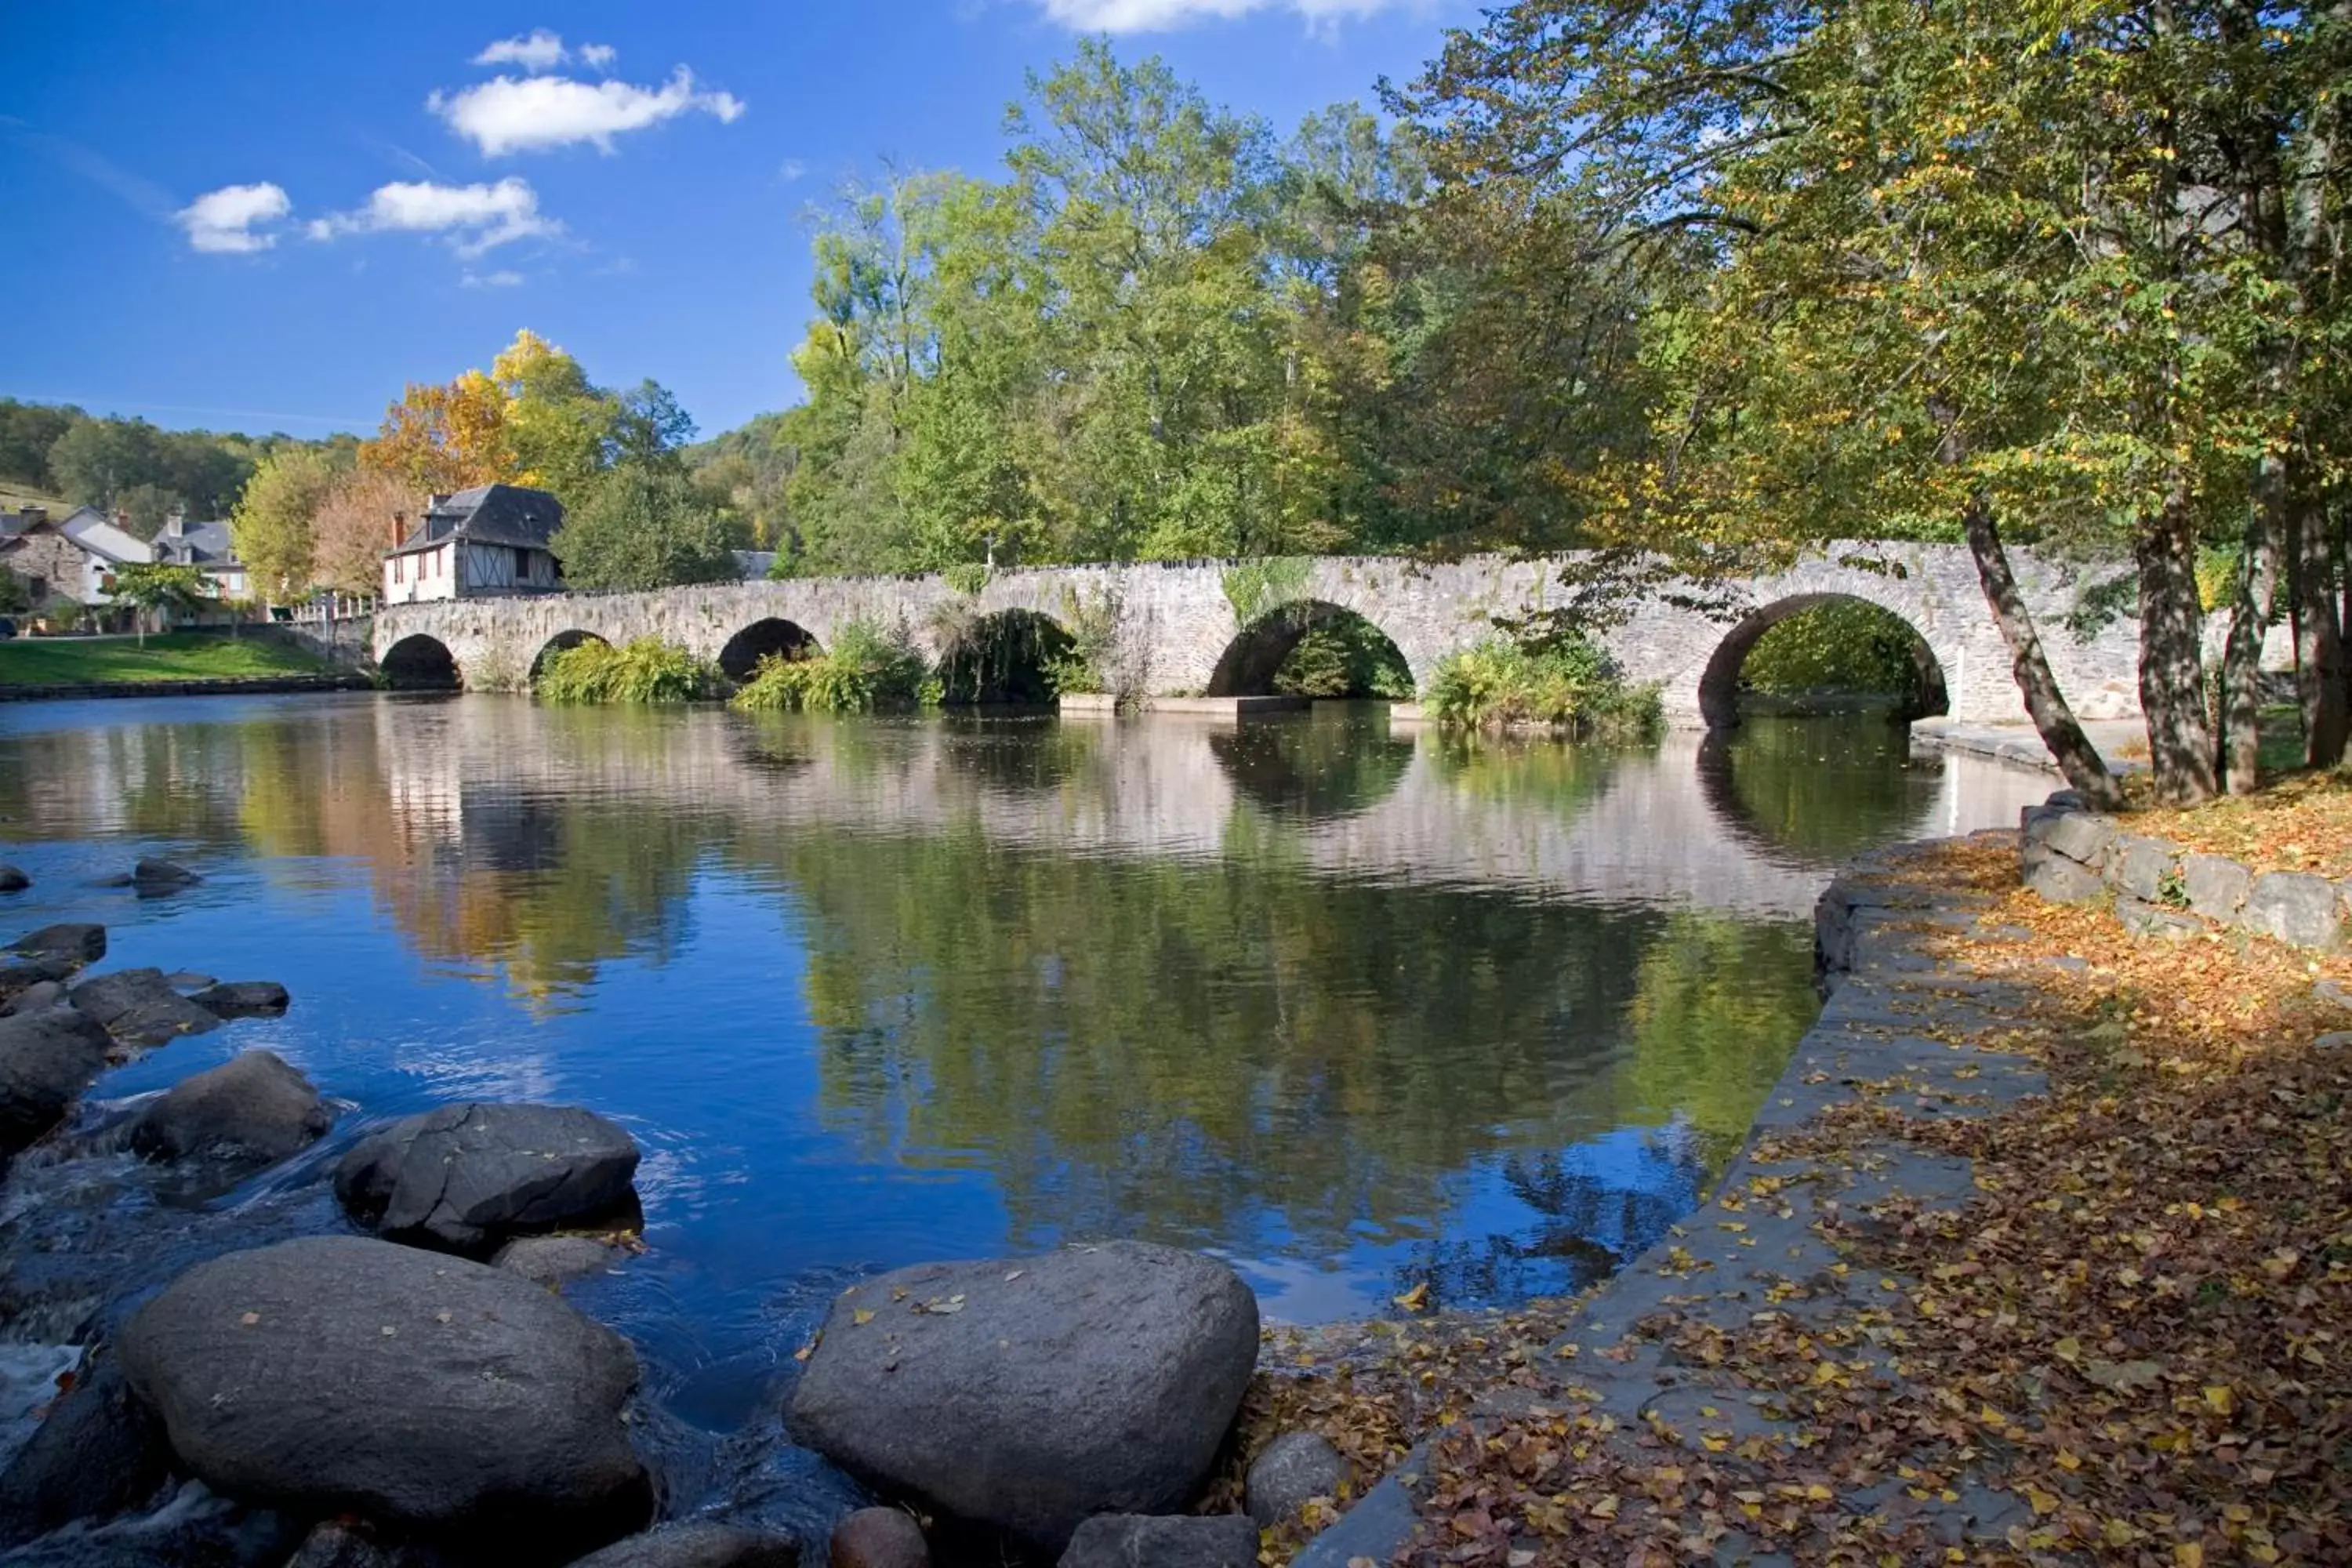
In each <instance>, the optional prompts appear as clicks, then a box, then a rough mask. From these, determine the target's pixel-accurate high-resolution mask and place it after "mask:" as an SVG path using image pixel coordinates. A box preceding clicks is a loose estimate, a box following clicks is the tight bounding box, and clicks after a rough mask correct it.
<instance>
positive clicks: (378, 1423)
mask: <svg viewBox="0 0 2352 1568" xmlns="http://www.w3.org/2000/svg"><path fill="white" fill-rule="evenodd" d="M121 1355H122V1364H123V1370H124V1371H125V1372H126V1373H129V1375H130V1379H131V1386H132V1388H133V1389H134V1390H135V1391H137V1392H138V1394H140V1395H141V1396H142V1397H143V1398H145V1399H146V1400H147V1401H148V1403H149V1404H150V1405H152V1406H153V1407H154V1408H155V1410H156V1411H157V1412H158V1413H159V1414H161V1415H162V1416H163V1426H164V1429H165V1430H166V1432H167V1433H169V1435H170V1437H171V1443H172V1448H173V1452H175V1453H176V1454H177V1455H178V1456H179V1458H180V1459H181V1461H182V1462H183V1463H184V1464H185V1465H186V1466H187V1468H189V1469H190V1470H192V1471H194V1473H195V1474H196V1475H197V1476H198V1477H199V1478H200V1479H203V1480H204V1481H205V1482H206V1483H207V1484H208V1485H210V1486H212V1487H214V1488H215V1489H218V1490H220V1491H224V1492H226V1493H228V1494H229V1495H231V1496H233V1497H241V1498H247V1499H252V1500H257V1501H262V1502H267V1503H270V1504H272V1505H274V1506H277V1507H280V1508H285V1509H288V1510H291V1511H295V1512H299V1513H304V1514H308V1515H310V1517H313V1518H316V1517H320V1516H322V1515H332V1514H336V1513H341V1512H352V1513H357V1514H359V1515H361V1516H362V1517H363V1518H367V1519H372V1520H375V1521H381V1522H383V1523H388V1524H394V1525H401V1526H406V1527H410V1528H414V1529H420V1530H425V1531H450V1530H463V1531H467V1532H468V1534H469V1535H470V1536H471V1538H472V1539H475V1540H486V1539H489V1538H496V1539H498V1540H499V1541H501V1542H511V1543H512V1546H513V1549H514V1551H515V1552H518V1553H519V1554H520V1555H521V1556H523V1557H525V1558H528V1559H529V1560H530V1561H541V1562H544V1561H554V1562H562V1561H565V1560H566V1559H565V1558H563V1557H562V1555H561V1553H562V1552H564V1551H567V1550H568V1551H570V1552H579V1551H581V1550H583V1549H584V1548H586V1547H590V1546H593V1545H595V1544H596V1543H598V1542H603V1541H609V1540H612V1539H613V1538H614V1537H615V1536H617V1535H619V1534H621V1533H623V1532H625V1531H627V1530H630V1529H632V1528H636V1527H640V1526H642V1525H643V1524H644V1522H645V1520H646V1514H647V1513H648V1511H649V1510H650V1507H651V1492H650V1489H649V1486H648V1483H647V1480H646V1472H645V1468H644V1467H643V1466H642V1465H641V1464H639V1462H638V1460H637V1457H636V1455H635V1452H634V1451H633V1450H632V1449H631V1447H630V1446H629V1440H628V1435H627V1431H626V1428H625V1426H624V1425H623V1420H622V1411H623V1406H624V1405H625V1403H626V1401H627V1399H628V1397H629V1394H630V1391H631V1390H632V1389H633V1388H634V1387H635V1384H636V1378H637V1363H636V1357H635V1355H634V1354H633V1353H632V1352H631V1351H630V1349H629V1347H628V1345H627V1344H626V1343H625V1342H624V1341H622V1340H621V1338H620V1337H619V1336H618V1335H616V1334H614V1333H613V1332H612V1331H610V1330H608V1329H604V1328H603V1327H600V1326H599V1325H597V1324H595V1323H593V1322H590V1321H588V1320H587V1319H586V1318H583V1317H582V1316H581V1315H580V1314H579V1313H578V1312H576V1311H574V1310H572V1308H570V1307H568V1306H566V1305H564V1303H563V1302H562V1300H559V1299H558V1298H556V1297H555V1296H552V1295H551V1294H549V1293H548V1292H547V1291H545V1290H542V1289H539V1288H538V1287H537V1286H535V1285H532V1284H530V1283H529V1282H527V1281H525V1280H522V1279H517V1278H515V1277H514V1276H513V1275H511V1274H505V1273H501V1272H499V1270H497V1269H494V1268H487V1267H485V1266H483V1265H481V1264H478V1263H469V1262H467V1261H466V1260H465V1259H463V1258H447V1257H443V1256H439V1255H436V1254H434V1253H429V1252H420V1251H416V1250H414V1249H411V1248H409V1247H394V1246H390V1245H387V1244H386V1243H383V1242H381V1241H371V1240H367V1239H364V1238H362V1237H308V1238H305V1239H303V1240H299V1241H289V1242H282V1243H280V1244H278V1246H275V1247H260V1248H257V1249H256V1250H254V1251H250V1252H236V1253H231V1254H229V1255H228V1256H226V1257H225V1258H215V1259H213V1260H212V1261H210V1262H208V1263H202V1264H199V1265H197V1266H196V1267H195V1268H192V1269H190V1270H188V1271H187V1272H186V1273H185V1274H183V1275H181V1276H180V1278H179V1279H176V1280H174V1281H173V1283H172V1284H171V1285H170V1286H168V1287H167V1288H165V1289H164V1290H163V1294H161V1295H160V1296H158V1297H156V1298H155V1299H154V1300H152V1301H150V1302H149V1303H148V1304H147V1305H146V1306H144V1307H142V1309H140V1310H139V1312H138V1313H137V1314H136V1315H135V1316H134V1317H132V1318H131V1321H130V1322H129V1324H128V1325H126V1327H125V1328H124V1330H123V1331H122V1339H121Z"/></svg>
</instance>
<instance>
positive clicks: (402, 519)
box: [392, 511, 408, 550]
mask: <svg viewBox="0 0 2352 1568" xmlns="http://www.w3.org/2000/svg"><path fill="white" fill-rule="evenodd" d="M407 537H408V514H407V513H406V512H404V511H396V512H394V513H393V514H392V547H393V548H394V550H397V549H399V548H400V542H401V541H402V540H404V539H405V538H407Z"/></svg>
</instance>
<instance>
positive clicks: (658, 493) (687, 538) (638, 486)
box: [554, 462, 740, 589]
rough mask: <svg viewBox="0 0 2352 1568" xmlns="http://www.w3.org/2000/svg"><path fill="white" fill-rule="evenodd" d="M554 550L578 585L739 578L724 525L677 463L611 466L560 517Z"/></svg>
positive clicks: (655, 584)
mask: <svg viewBox="0 0 2352 1568" xmlns="http://www.w3.org/2000/svg"><path fill="white" fill-rule="evenodd" d="M554 547H555V556H556V559H557V560H558V561H561V562H562V563H563V576H564V580H565V581H566V582H567V583H569V584H571V585H572V586H573V587H575V588H625V589H646V588H667V587H671V586H674V585H676V584H681V583H725V582H731V581H733V580H734V579H735V578H737V577H738V576H740V570H739V568H738V567H737V565H736V562H735V555H734V552H733V550H732V548H731V543H730V539H729V537H728V533H727V527H726V524H725V522H724V521H722V520H721V519H720V518H719V512H718V510H717V509H716V508H714V507H713V506H711V504H710V503H709V500H706V499H705V498H704V497H703V496H702V495H701V493H700V492H698V490H697V489H695V486H694V481H693V479H691V478H690V477H689V476H688V474H687V473H686V471H685V469H684V468H683V466H680V465H674V464H660V463H652V464H649V463H643V462H632V463H624V464H622V465H621V466H620V467H619V468H614V469H613V470H612V471H611V472H610V473H608V474H606V475H605V476H604V478H603V479H600V480H598V481H597V485H596V489H595V490H594V491H593V493H592V494H591V495H590V496H589V498H588V499H587V500H586V501H584V502H583V503H582V504H581V505H580V506H578V507H576V508H573V509H572V510H568V511H567V512H566V513H565V514H564V519H563V526H562V528H560V529H558V530H557V531H556V533H555V540H554Z"/></svg>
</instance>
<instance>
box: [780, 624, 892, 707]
mask: <svg viewBox="0 0 2352 1568" xmlns="http://www.w3.org/2000/svg"><path fill="white" fill-rule="evenodd" d="M936 685H937V683H936V682H934V681H932V680H930V679H928V677H927V673H926V671H925V670H924V668H923V658H922V656H921V655H920V654H919V653H917V652H916V651H915V650H914V649H913V648H912V647H908V644H907V643H906V642H905V640H904V639H902V638H899V637H892V636H890V635H889V634H888V633H887V632H884V631H883V630H881V629H880V628H879V627H877V626H873V625H871V624H869V623H867V622H865V621H852V622H850V623H849V625H847V626H844V627H843V628H842V629H841V634H840V635H839V636H838V637H835V638H834V642H833V647H831V648H830V649H828V650H826V651H825V652H824V653H820V654H815V655H813V656H811V657H810V658H785V657H784V656H783V655H782V654H770V655H769V656H768V657H767V658H763V659H761V661H760V664H759V668H757V669H756V670H754V671H753V672H752V676H751V679H750V680H749V681H747V682H745V683H744V686H743V689H741V690H740V691H738V692H737V693H736V694H735V706H736V707H738V708H740V709H743V710H746V711H750V712H808V713H875V712H883V711H887V710H891V709H902V708H913V707H916V706H918V705H919V704H920V703H923V702H926V701H930V700H936Z"/></svg>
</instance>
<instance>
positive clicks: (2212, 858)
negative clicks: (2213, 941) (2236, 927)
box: [2180, 855, 2254, 921]
mask: <svg viewBox="0 0 2352 1568" xmlns="http://www.w3.org/2000/svg"><path fill="white" fill-rule="evenodd" d="M2253 885H2254V878H2253V873H2252V872H2251V871H2249V870H2247V869H2246V868H2244V867H2243V866H2241V865H2239V864H2238V863H2237V862H2236V861H2235V860H2232V859H2231V858H2228V857H2227V856H2223V855H2186V856H2183V857H2182V858H2181V860H2180V890H2181V892H2182V893H2183V894H2185V895H2186V896H2187V898H2188V900H2189V908H2190V909H2192V910H2196V911H2197V912H2198V913H2199V914H2200V915H2203V916H2204V917H2205V918H2206V919H2207V920H2214V921H2226V920H2229V919H2231V917H2233V916H2235V915H2236V914H2237V912H2238V907H2239V906H2240V905H2241V904H2243V903H2244V902H2245V901H2246V894H2247V892H2248V891H2249V890H2251V889H2252V887H2253Z"/></svg>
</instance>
